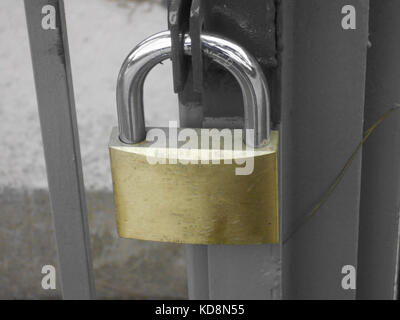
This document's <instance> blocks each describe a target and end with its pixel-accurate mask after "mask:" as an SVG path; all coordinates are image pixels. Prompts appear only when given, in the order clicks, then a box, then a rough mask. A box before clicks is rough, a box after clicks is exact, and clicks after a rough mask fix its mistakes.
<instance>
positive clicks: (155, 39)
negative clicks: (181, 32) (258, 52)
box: [117, 31, 271, 147]
mask: <svg viewBox="0 0 400 320" xmlns="http://www.w3.org/2000/svg"><path fill="white" fill-rule="evenodd" d="M201 41H202V50H203V53H204V54H205V55H206V56H208V57H210V58H211V59H212V60H213V61H215V62H217V63H218V64H220V65H221V66H223V67H224V68H225V69H227V70H228V71H229V72H230V73H231V74H232V75H233V76H234V77H235V78H236V80H237V81H238V82H239V85H240V87H241V90H242V94H243V104H244V129H253V130H254V140H253V137H250V136H248V135H246V140H245V141H246V144H247V145H251V146H252V147H261V146H264V145H266V144H267V143H268V142H269V137H270V130H271V128H270V97H269V91H268V84H267V80H266V78H265V76H264V74H263V71H262V69H261V67H260V65H259V64H258V62H257V61H256V59H255V58H254V57H253V56H252V55H251V54H250V53H248V52H247V51H246V50H245V49H243V48H242V47H240V46H239V45H238V44H236V43H234V42H232V41H230V40H227V39H225V38H221V37H218V36H215V35H211V34H206V33H203V34H202V35H201ZM191 48H192V43H191V39H190V36H189V35H187V34H186V35H185V36H184V52H185V54H187V55H191ZM168 58H171V35H170V32H169V31H164V32H160V33H157V34H155V35H153V36H151V37H149V38H147V39H146V40H144V41H142V42H141V43H140V44H139V45H137V46H136V48H135V49H133V51H132V52H131V53H130V54H129V55H128V57H127V58H126V59H125V61H124V63H123V65H122V68H121V71H120V73H119V76H118V83H117V108H118V124H119V133H120V140H121V141H122V142H123V143H126V144H135V143H139V142H142V141H144V140H145V139H146V128H145V120H144V109H143V85H144V81H145V79H146V76H147V74H148V73H149V72H150V71H151V69H153V67H154V66H156V65H157V64H158V63H160V62H162V61H163V60H166V59H168ZM245 133H246V130H245Z"/></svg>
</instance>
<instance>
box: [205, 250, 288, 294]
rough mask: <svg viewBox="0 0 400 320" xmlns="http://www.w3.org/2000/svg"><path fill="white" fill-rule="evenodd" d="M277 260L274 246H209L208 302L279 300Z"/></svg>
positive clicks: (277, 254) (277, 253)
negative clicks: (210, 300) (209, 300)
mask: <svg viewBox="0 0 400 320" xmlns="http://www.w3.org/2000/svg"><path fill="white" fill-rule="evenodd" d="M276 251H278V252H276ZM278 257H279V246H277V245H258V246H209V248H208V263H209V266H208V268H209V286H210V299H212V300H272V299H279V298H280V270H279V268H280V264H279V262H278V261H277V260H278V259H279V258H278Z"/></svg>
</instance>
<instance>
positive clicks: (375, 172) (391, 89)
mask: <svg viewBox="0 0 400 320" xmlns="http://www.w3.org/2000/svg"><path fill="white" fill-rule="evenodd" d="M399 14H400V2H399V1H398V0H386V1H379V0H371V9H370V17H371V20H370V41H371V48H370V49H369V51H368V68H367V89H366V106H365V125H364V129H365V130H367V129H368V128H369V127H370V126H372V125H373V123H375V122H376V121H377V120H378V119H379V118H380V117H381V116H382V115H383V114H385V113H386V112H387V111H388V110H389V109H391V108H393V107H395V106H396V104H398V103H399V102H400V91H399V85H400V62H399V56H400V43H399V41H398V39H399V37H400V21H399V19H398V16H399ZM399 143H400V110H397V111H395V112H393V113H392V114H390V116H389V117H388V118H387V119H385V122H384V123H382V125H381V126H380V127H379V128H378V129H376V130H375V132H374V133H373V135H372V136H371V138H370V139H369V140H368V142H367V143H366V144H365V146H364V150H363V171H362V192H361V209H360V238H359V254H358V263H359V264H358V279H357V286H358V288H357V298H358V299H394V298H395V297H396V295H397V293H396V291H397V289H396V287H397V275H398V271H399V270H398V250H399V249H398V248H399V203H400V147H399Z"/></svg>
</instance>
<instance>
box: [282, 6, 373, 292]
mask: <svg viewBox="0 0 400 320" xmlns="http://www.w3.org/2000/svg"><path fill="white" fill-rule="evenodd" d="M348 5H351V6H353V7H354V9H355V14H356V16H355V17H356V20H355V21H356V26H355V29H353V28H352V26H350V28H344V27H343V24H342V23H343V19H345V14H343V11H344V12H347V11H346V10H343V8H344V7H345V6H348ZM282 6H283V7H282V21H283V26H282V31H283V36H282V44H283V53H282V128H281V175H282V195H281V199H282V201H281V204H282V208H281V209H282V223H283V239H284V244H283V248H282V273H283V274H282V286H283V298H284V299H354V298H355V295H356V292H355V290H353V289H351V288H346V287H342V280H343V278H344V277H345V275H346V274H342V270H343V267H345V266H351V267H353V269H355V268H357V240H358V216H359V201H360V189H361V154H360V155H358V156H357V157H356V159H355V160H354V161H353V163H352V165H351V167H350V168H349V170H348V171H347V173H346V175H345V177H344V178H343V180H342V181H341V183H340V185H339V186H338V187H337V188H336V190H335V192H334V193H333V194H332V195H331V196H330V197H329V198H328V200H327V202H325V204H324V205H323V206H322V207H321V208H320V210H319V211H318V212H316V213H315V214H314V215H313V217H312V218H311V219H309V220H307V222H306V223H305V224H303V225H302V226H301V228H300V229H297V232H295V233H293V232H294V231H295V228H296V227H298V225H299V221H304V218H305V216H307V215H308V214H309V213H310V212H311V210H312V209H313V207H314V206H315V205H316V204H317V203H318V201H319V200H321V198H322V197H323V196H324V195H325V194H326V193H327V191H328V189H329V188H330V186H331V185H332V184H333V182H334V181H335V179H336V178H337V175H338V174H339V172H340V171H341V170H342V169H343V167H344V165H345V163H346V162H347V160H348V159H349V157H350V155H351V154H352V153H353V152H354V150H355V149H356V148H357V146H358V144H359V143H360V141H361V140H362V136H363V110H364V89H365V70H366V53H367V43H368V9H369V1H368V0H346V1H342V0H337V1H332V0H302V1H298V0H285V1H283V3H282ZM347 14H348V13H347ZM351 19H352V18H351ZM344 26H345V27H346V25H344ZM344 270H347V269H344Z"/></svg>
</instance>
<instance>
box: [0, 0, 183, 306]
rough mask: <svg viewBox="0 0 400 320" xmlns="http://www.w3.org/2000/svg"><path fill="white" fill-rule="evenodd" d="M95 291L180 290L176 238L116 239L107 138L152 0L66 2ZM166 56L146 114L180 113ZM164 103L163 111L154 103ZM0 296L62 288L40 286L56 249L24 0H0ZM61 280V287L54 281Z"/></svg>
mask: <svg viewBox="0 0 400 320" xmlns="http://www.w3.org/2000/svg"><path fill="white" fill-rule="evenodd" d="M65 5H66V11H67V12H66V13H67V23H68V33H69V41H70V53H71V60H72V69H73V79H74V87H75V97H76V107H77V113H78V122H79V130H80V139H81V150H82V157H83V171H84V177H85V185H86V191H87V198H88V209H89V223H90V232H91V241H92V242H91V244H92V250H93V259H94V267H95V274H96V287H97V292H98V298H110V299H111V298H185V297H186V296H187V289H186V272H185V258H184V250H183V247H182V246H180V245H170V244H158V243H149V242H141V241H134V240H123V239H119V238H118V236H117V233H116V224H115V212H114V205H113V200H112V184H111V175H110V168H109V158H108V150H107V142H108V138H109V133H110V131H111V128H112V127H113V126H116V124H117V120H116V104H115V85H116V78H117V74H118V71H119V68H120V65H121V63H122V61H123V59H124V58H125V56H126V55H127V54H128V52H129V51H130V50H131V49H132V48H133V47H134V46H135V44H137V43H138V42H139V41H141V40H142V39H144V38H145V37H147V36H149V35H151V34H153V33H156V32H158V31H161V30H164V29H166V25H167V20H166V11H165V7H164V6H162V5H160V4H159V3H158V1H155V0H154V1H143V0H142V1H139V0H136V1H133V0H85V1H80V0H68V1H65ZM171 79H172V74H171V66H170V63H166V64H164V65H163V66H160V67H158V68H157V69H156V70H154V71H153V72H152V73H151V75H150V76H149V79H148V81H147V83H146V88H145V103H146V120H147V122H148V124H150V125H166V124H167V122H168V120H170V119H177V118H178V105H177V99H176V97H175V95H174V94H173V91H172V81H171ZM160 110H162V112H160ZM0 136H1V140H0V150H1V155H0V299H7V298H11V299H14V298H44V299H52V298H58V297H60V292H59V289H57V290H56V291H55V292H49V291H44V290H43V289H42V288H41V285H40V283H41V277H42V275H41V268H42V266H43V265H46V264H54V265H56V263H57V262H56V261H57V258H56V251H55V243H54V235H53V231H52V222H51V215H50V209H49V201H48V191H47V180H46V171H45V164H44V157H43V151H42V142H41V135H40V127H39V119H38V114H37V104H36V96H35V89H34V82H33V75H32V66H31V60H30V51H29V44H28V39H27V30H26V23H25V15H24V7H23V1H22V0H2V1H0ZM58 288H59V286H58Z"/></svg>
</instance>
